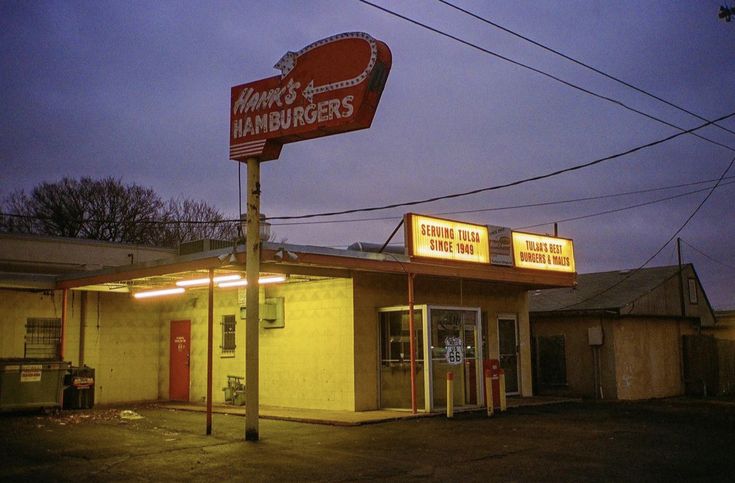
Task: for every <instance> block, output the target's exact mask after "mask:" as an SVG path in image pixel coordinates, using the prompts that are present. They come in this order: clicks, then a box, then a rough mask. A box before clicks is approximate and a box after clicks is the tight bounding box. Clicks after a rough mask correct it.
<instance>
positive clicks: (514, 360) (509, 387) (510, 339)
mask: <svg viewBox="0 0 735 483" xmlns="http://www.w3.org/2000/svg"><path fill="white" fill-rule="evenodd" d="M498 355H499V356H500V368H501V369H503V371H504V372H505V393H506V394H511V395H515V394H519V393H520V391H519V387H518V374H519V370H518V360H519V358H518V330H517V324H516V317H515V315H510V316H499V317H498Z"/></svg>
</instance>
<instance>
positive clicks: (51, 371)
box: [0, 358, 70, 411]
mask: <svg viewBox="0 0 735 483" xmlns="http://www.w3.org/2000/svg"><path fill="white" fill-rule="evenodd" d="M69 365H70V364H69V363H68V362H63V361H55V360H50V359H23V358H11V359H0V411H14V410H19V409H32V408H61V404H62V387H63V383H64V375H65V374H66V371H67V370H68V369H69Z"/></svg>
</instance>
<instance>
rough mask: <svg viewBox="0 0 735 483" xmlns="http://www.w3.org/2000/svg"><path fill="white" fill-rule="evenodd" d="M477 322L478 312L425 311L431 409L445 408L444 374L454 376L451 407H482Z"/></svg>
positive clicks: (445, 380)
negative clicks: (429, 340) (428, 343)
mask: <svg viewBox="0 0 735 483" xmlns="http://www.w3.org/2000/svg"><path fill="white" fill-rule="evenodd" d="M479 322H480V311H479V310H467V309H461V308H444V307H430V308H429V332H430V333H431V343H430V351H431V382H432V384H431V385H432V393H433V394H432V409H438V408H444V407H446V406H447V389H446V388H447V373H448V372H450V371H451V372H452V373H453V374H454V406H455V407H462V406H477V405H480V404H482V403H483V394H482V390H481V381H482V377H481V365H482V364H479V362H480V361H481V360H482V354H481V351H482V350H481V347H482V346H481V344H480V341H481V340H482V339H481V334H480V324H479ZM448 352H449V354H448ZM460 353H461V355H460V357H457V355H458V354H460ZM458 359H459V363H457V362H458Z"/></svg>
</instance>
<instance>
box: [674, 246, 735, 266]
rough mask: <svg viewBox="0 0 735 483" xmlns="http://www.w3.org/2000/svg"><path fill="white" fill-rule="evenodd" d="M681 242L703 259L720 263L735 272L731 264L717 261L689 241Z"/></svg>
mask: <svg viewBox="0 0 735 483" xmlns="http://www.w3.org/2000/svg"><path fill="white" fill-rule="evenodd" d="M681 241H683V242H684V243H685V244H686V245H687V246H688V247H689V248H691V249H692V250H694V251H695V252H697V253H699V254H700V255H702V256H703V257H705V258H708V259H709V260H711V261H713V262H715V263H718V264H720V265H722V266H723V267H727V268H731V269H733V270H735V265H729V264H727V263H725V262H723V261H722V260H718V259H716V258H714V257H711V256H709V255H707V254H706V253H704V252H703V251H702V250H700V249H698V248H697V247H695V246H694V245H692V244H691V243H689V242H688V241H686V240H684V239H682V240H681Z"/></svg>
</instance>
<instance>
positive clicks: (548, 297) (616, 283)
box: [528, 265, 679, 312]
mask: <svg viewBox="0 0 735 483" xmlns="http://www.w3.org/2000/svg"><path fill="white" fill-rule="evenodd" d="M633 272H634V270H617V271H614V272H599V273H584V274H578V275H577V286H576V287H575V288H554V289H547V290H537V291H535V292H531V293H530V294H529V301H528V302H529V310H530V311H531V312H554V311H561V310H564V311H580V310H583V311H587V310H616V309H620V308H622V307H625V306H626V305H628V304H629V303H631V302H633V301H635V300H637V299H639V298H640V297H642V296H643V295H645V294H647V293H649V292H651V291H652V290H653V289H655V288H656V287H658V286H659V285H661V284H662V283H664V282H665V281H666V280H668V279H669V278H671V277H673V276H675V275H676V274H677V273H678V272H679V267H678V265H673V266H667V267H652V268H644V269H641V270H639V271H638V272H635V273H633ZM631 273H633V274H632V275H631ZM626 277H629V278H627V279H626ZM609 287H613V288H611V289H610V290H607V291H605V290H606V289H607V288H609ZM603 291H605V292H604V293H602V294H600V295H598V296H595V295H596V294H598V293H600V292H603Z"/></svg>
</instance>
